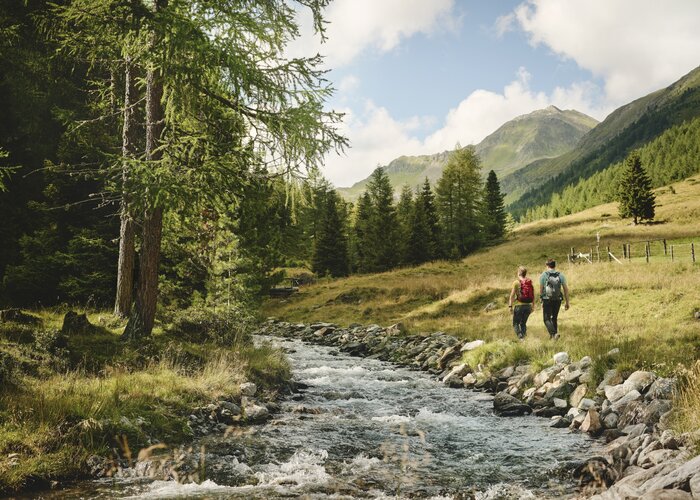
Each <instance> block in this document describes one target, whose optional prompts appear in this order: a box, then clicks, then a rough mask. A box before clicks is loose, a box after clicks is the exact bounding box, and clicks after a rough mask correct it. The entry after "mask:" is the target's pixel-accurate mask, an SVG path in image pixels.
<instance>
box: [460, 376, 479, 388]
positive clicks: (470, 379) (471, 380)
mask: <svg viewBox="0 0 700 500" xmlns="http://www.w3.org/2000/svg"><path fill="white" fill-rule="evenodd" d="M462 383H463V384H464V387H471V386H473V385H474V384H476V377H475V376H474V374H473V373H467V374H466V375H465V376H464V377H462Z"/></svg>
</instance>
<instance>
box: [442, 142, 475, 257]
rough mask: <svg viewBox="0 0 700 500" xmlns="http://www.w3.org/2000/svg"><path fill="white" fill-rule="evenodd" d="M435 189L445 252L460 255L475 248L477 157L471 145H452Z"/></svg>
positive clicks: (449, 254)
mask: <svg viewBox="0 0 700 500" xmlns="http://www.w3.org/2000/svg"><path fill="white" fill-rule="evenodd" d="M436 191H437V202H438V203H437V205H438V213H439V215H440V222H441V225H442V231H443V235H444V244H445V250H446V252H447V255H448V256H449V257H450V258H459V257H464V256H465V255H467V254H468V253H470V252H472V251H474V250H475V249H476V248H478V247H479V245H480V243H481V240H482V234H481V221H480V215H481V204H482V198H483V189H482V181H481V161H480V160H479V157H478V156H477V154H476V150H475V149H474V147H473V146H467V147H464V148H460V147H458V148H457V149H455V151H454V152H453V153H452V155H451V156H450V159H449V160H448V162H447V165H446V166H445V169H444V170H443V173H442V177H440V179H439V180H438V184H437V190H436Z"/></svg>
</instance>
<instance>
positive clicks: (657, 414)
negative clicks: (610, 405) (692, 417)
mask: <svg viewBox="0 0 700 500" xmlns="http://www.w3.org/2000/svg"><path fill="white" fill-rule="evenodd" d="M670 410H671V401H669V400H666V399H654V400H653V401H651V402H650V403H645V402H643V401H633V402H631V403H629V404H628V405H627V406H626V407H625V408H624V410H623V411H622V413H621V414H620V425H621V426H623V427H624V426H626V425H630V424H640V423H641V424H645V425H647V426H652V425H655V424H656V423H658V421H659V419H660V418H661V415H663V414H664V413H666V412H668V411H670Z"/></svg>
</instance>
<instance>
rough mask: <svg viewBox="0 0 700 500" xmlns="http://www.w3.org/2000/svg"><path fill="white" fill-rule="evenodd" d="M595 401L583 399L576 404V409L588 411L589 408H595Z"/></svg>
mask: <svg viewBox="0 0 700 500" xmlns="http://www.w3.org/2000/svg"><path fill="white" fill-rule="evenodd" d="M595 405H596V404H595V401H593V400H592V399H590V398H583V399H582V400H581V401H579V403H578V407H579V408H580V409H582V410H583V411H586V410H590V409H591V408H595Z"/></svg>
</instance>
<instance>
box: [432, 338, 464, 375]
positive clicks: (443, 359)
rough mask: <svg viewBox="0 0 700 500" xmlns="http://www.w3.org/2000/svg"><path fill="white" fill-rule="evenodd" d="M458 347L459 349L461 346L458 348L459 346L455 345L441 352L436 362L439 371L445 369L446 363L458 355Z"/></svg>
mask: <svg viewBox="0 0 700 500" xmlns="http://www.w3.org/2000/svg"><path fill="white" fill-rule="evenodd" d="M460 347H461V346H460V345H459V344H455V345H453V346H451V347H448V348H446V349H445V350H444V351H443V353H442V355H441V356H440V358H439V359H438V362H437V366H438V368H439V369H441V370H443V369H445V367H446V366H447V363H448V362H449V361H450V360H452V359H453V358H455V357H456V356H458V355H459V353H460V351H459V349H460Z"/></svg>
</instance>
